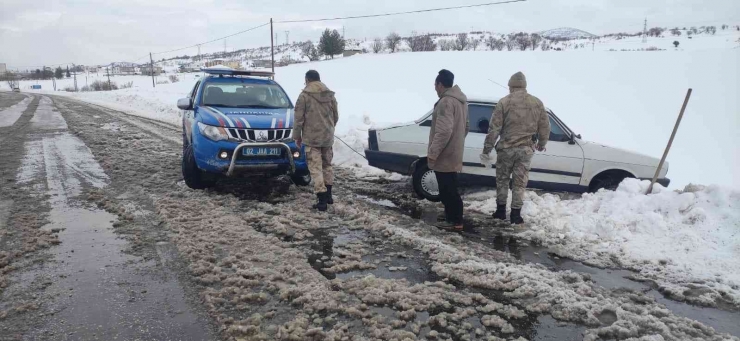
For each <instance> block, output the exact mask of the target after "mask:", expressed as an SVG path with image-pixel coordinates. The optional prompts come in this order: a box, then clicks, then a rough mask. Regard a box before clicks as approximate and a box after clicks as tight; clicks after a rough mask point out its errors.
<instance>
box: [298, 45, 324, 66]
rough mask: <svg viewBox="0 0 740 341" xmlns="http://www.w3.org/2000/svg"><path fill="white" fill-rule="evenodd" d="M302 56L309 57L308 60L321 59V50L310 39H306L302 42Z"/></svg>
mask: <svg viewBox="0 0 740 341" xmlns="http://www.w3.org/2000/svg"><path fill="white" fill-rule="evenodd" d="M301 56H303V57H306V58H308V60H310V61H312V62H315V61H317V60H319V59H321V51H319V49H317V48H316V46H314V44H313V42H311V41H310V40H308V41H305V42H303V43H302V44H301Z"/></svg>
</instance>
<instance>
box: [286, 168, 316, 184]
mask: <svg viewBox="0 0 740 341" xmlns="http://www.w3.org/2000/svg"><path fill="white" fill-rule="evenodd" d="M290 179H291V180H292V181H293V183H294V184H295V185H296V186H301V187H303V186H308V185H309V184H310V183H311V173H309V172H308V171H303V172H300V171H297V172H296V173H295V174H293V175H291V176H290Z"/></svg>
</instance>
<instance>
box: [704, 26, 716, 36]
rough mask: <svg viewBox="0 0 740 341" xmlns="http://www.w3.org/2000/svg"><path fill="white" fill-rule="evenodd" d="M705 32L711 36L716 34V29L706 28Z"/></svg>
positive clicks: (713, 27) (714, 27)
mask: <svg viewBox="0 0 740 341" xmlns="http://www.w3.org/2000/svg"><path fill="white" fill-rule="evenodd" d="M706 32H707V33H709V34H712V35H713V34H715V33H717V27H716V26H707V28H706Z"/></svg>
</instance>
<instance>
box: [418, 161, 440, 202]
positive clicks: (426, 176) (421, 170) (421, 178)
mask: <svg viewBox="0 0 740 341" xmlns="http://www.w3.org/2000/svg"><path fill="white" fill-rule="evenodd" d="M413 184H414V191H415V192H416V194H417V195H419V197H421V198H424V199H427V200H429V201H433V202H439V201H440V199H439V184H437V176H436V175H435V174H434V171H433V170H431V169H429V166H428V165H427V164H426V162H425V163H424V164H421V165H419V166H418V167H416V170H415V171H414V174H413Z"/></svg>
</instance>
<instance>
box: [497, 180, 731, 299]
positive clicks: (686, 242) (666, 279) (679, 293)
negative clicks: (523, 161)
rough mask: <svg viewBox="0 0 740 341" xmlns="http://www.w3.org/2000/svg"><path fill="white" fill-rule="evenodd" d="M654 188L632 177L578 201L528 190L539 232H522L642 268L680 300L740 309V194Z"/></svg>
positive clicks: (572, 252) (531, 218)
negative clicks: (653, 191) (727, 303)
mask: <svg viewBox="0 0 740 341" xmlns="http://www.w3.org/2000/svg"><path fill="white" fill-rule="evenodd" d="M648 185H649V181H639V180H635V179H628V180H625V181H624V182H622V184H621V185H620V186H619V188H618V189H617V190H616V191H600V192H598V193H595V194H584V195H583V197H582V198H581V199H578V200H561V199H559V198H558V197H557V196H555V195H552V194H544V195H542V196H538V195H536V194H535V193H533V192H528V193H527V197H528V198H527V199H528V200H526V201H525V205H524V207H523V209H522V214H523V215H524V217H525V220H527V221H528V222H531V224H532V227H531V229H530V230H528V231H527V232H523V233H522V234H521V235H522V236H523V237H525V238H528V239H532V240H538V241H541V242H543V243H544V244H546V245H549V246H554V247H555V249H556V250H557V252H558V253H560V254H561V255H563V256H567V257H571V258H574V259H578V260H584V261H588V262H591V263H595V264H597V265H601V266H614V265H618V266H623V267H628V268H634V269H637V270H639V271H641V274H642V275H644V276H646V277H648V278H651V279H655V280H657V281H658V283H659V285H661V286H663V289H664V290H666V291H667V292H668V293H669V294H671V295H673V296H676V297H677V298H679V299H685V300H687V301H692V302H695V303H703V304H711V305H713V304H715V303H716V302H717V301H731V303H732V304H734V305H740V191H736V190H730V189H726V188H721V187H717V186H709V187H704V186H694V185H688V186H686V188H685V189H684V190H683V191H669V190H666V189H664V188H662V187H657V188H658V190H657V192H658V193H656V194H651V195H644V194H643V193H645V192H646V190H647V186H648ZM494 205H495V203H494ZM670 283H673V284H681V283H683V284H684V286H686V287H689V288H694V289H700V287H704V286H706V287H707V288H711V290H709V291H707V290H703V291H702V290H698V291H697V290H695V291H694V292H693V293H692V291H690V290H689V291H688V292H684V290H683V289H681V287H674V286H673V284H670ZM684 289H685V288H684ZM697 293H698V294H697ZM722 293H725V294H727V295H722ZM720 295H721V296H720Z"/></svg>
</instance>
